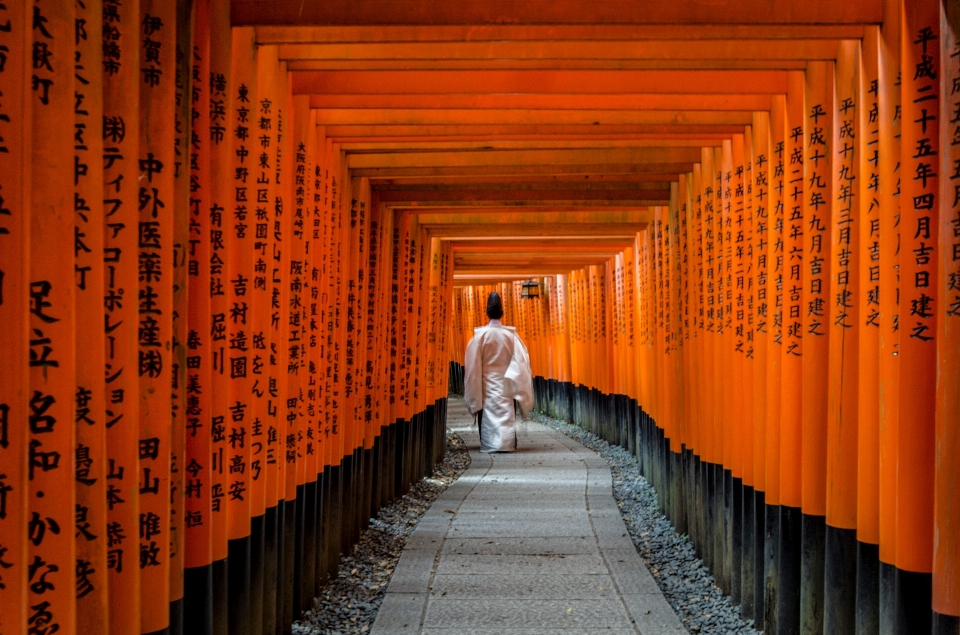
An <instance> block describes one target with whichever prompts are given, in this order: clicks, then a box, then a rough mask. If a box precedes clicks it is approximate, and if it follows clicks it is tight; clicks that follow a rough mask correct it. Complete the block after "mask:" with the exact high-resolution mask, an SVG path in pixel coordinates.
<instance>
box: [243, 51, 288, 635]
mask: <svg viewBox="0 0 960 635" xmlns="http://www.w3.org/2000/svg"><path fill="white" fill-rule="evenodd" d="M244 50H246V47H244ZM244 57H245V55H244ZM254 59H255V60H256V64H257V75H256V93H255V94H256V97H255V98H254V99H255V103H254V104H253V108H252V109H251V113H250V118H251V123H250V128H251V130H252V132H253V136H252V137H251V147H254V148H256V150H254V151H253V152H252V153H251V154H252V155H253V157H254V161H251V166H250V169H251V171H252V176H251V178H253V179H254V185H253V187H254V188H255V189H254V191H255V192H256V197H255V198H254V199H253V200H254V204H255V208H254V217H255V224H254V243H253V246H254V254H255V255H254V262H253V271H254V277H253V285H252V288H253V293H252V296H251V300H250V301H251V303H252V304H253V305H254V306H255V307H256V309H255V310H254V312H253V320H254V326H253V329H252V336H251V349H252V356H251V360H250V367H249V369H248V370H249V372H250V373H251V374H252V375H253V379H254V381H253V385H252V387H251V391H252V393H253V397H254V415H253V417H254V418H253V421H252V422H251V431H250V441H251V459H250V476H251V480H252V483H251V486H252V487H251V489H252V492H251V495H252V497H253V498H252V503H251V504H252V507H253V509H252V511H251V514H252V515H254V516H257V515H259V514H258V511H259V510H260V509H263V510H264V512H263V515H264V520H263V527H264V528H263V548H262V550H261V553H262V560H263V565H262V566H263V575H262V578H261V581H262V589H261V590H259V591H258V589H256V588H254V589H253V591H252V593H253V596H254V597H256V596H257V595H258V593H262V597H263V601H262V606H263V609H262V618H263V621H262V628H263V630H264V631H265V632H273V630H274V629H275V628H276V619H277V607H276V576H277V546H278V545H277V510H276V507H277V481H276V464H277V451H278V447H277V446H278V443H279V437H278V430H277V422H276V416H277V412H276V401H275V399H276V394H275V390H276V387H275V382H274V380H273V378H272V377H273V376H272V372H273V371H272V363H273V359H275V355H274V353H273V349H272V347H273V346H274V345H275V344H276V342H275V341H274V340H273V326H272V324H273V315H274V312H275V311H276V307H274V306H273V298H272V295H273V294H272V289H273V287H272V284H273V283H272V282H271V280H273V251H274V246H273V235H274V233H273V221H274V178H275V174H274V164H275V161H276V156H275V148H274V145H275V144H274V123H275V121H274V120H275V118H276V116H275V115H276V111H275V106H274V102H275V96H276V93H275V89H274V83H275V80H274V74H275V73H276V66H277V62H276V56H275V54H274V49H273V48H272V47H263V48H261V49H258V50H257V51H256V53H255V58H254ZM238 119H239V114H238ZM277 319H279V316H278V318H277ZM256 567H257V564H256V558H255V557H254V569H255V570H256ZM254 606H256V602H254ZM254 617H255V616H253V615H251V619H253V618H254ZM254 628H257V625H256V624H254Z"/></svg>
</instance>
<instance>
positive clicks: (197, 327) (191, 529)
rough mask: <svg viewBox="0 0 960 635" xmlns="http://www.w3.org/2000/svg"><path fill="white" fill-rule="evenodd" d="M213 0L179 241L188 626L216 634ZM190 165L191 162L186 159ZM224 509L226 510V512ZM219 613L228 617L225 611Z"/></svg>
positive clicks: (199, 51)
mask: <svg viewBox="0 0 960 635" xmlns="http://www.w3.org/2000/svg"><path fill="white" fill-rule="evenodd" d="M210 24H211V23H210V2H209V0H198V2H196V4H195V5H194V21H193V42H192V47H191V52H190V91H189V93H188V95H189V97H190V121H191V134H190V137H189V143H188V144H187V146H186V148H184V153H185V158H186V159H187V160H188V161H189V162H188V163H187V162H186V161H185V163H187V165H188V166H189V169H190V170H189V173H190V186H189V190H190V193H189V198H188V210H189V214H188V221H187V222H188V223H189V225H188V227H189V230H188V236H187V238H188V243H187V244H186V245H183V246H182V249H183V252H184V258H185V260H186V264H187V274H188V276H187V278H188V296H189V311H188V316H189V317H188V320H187V332H186V340H185V342H184V346H185V347H186V350H185V356H186V357H185V360H184V361H185V363H186V384H185V386H184V388H183V390H184V392H185V395H186V410H185V412H184V416H183V419H182V424H183V425H184V430H185V436H186V438H185V440H186V448H185V449H186V454H185V456H184V460H183V462H182V463H183V469H184V470H185V472H186V474H185V475H184V499H185V504H184V518H183V522H184V533H185V535H186V551H185V552H184V556H183V566H184V630H185V632H186V633H197V634H202V635H206V634H208V633H212V632H213V629H214V624H215V623H216V624H220V623H221V620H220V619H217V618H219V617H221V616H219V615H215V613H214V609H215V605H216V599H215V597H214V595H215V594H214V586H215V585H216V584H217V582H216V581H215V576H214V571H213V536H214V533H215V529H216V527H217V524H218V523H217V522H216V521H215V520H214V514H215V513H216V512H215V511H214V509H215V506H216V508H222V507H224V506H225V502H224V500H223V499H222V498H218V499H217V501H216V503H214V502H213V499H212V495H213V494H214V493H217V494H221V495H222V492H220V491H218V492H214V487H215V486H216V485H217V481H218V479H217V474H218V473H220V472H223V465H222V462H223V458H224V457H223V455H222V453H220V452H216V451H214V446H213V441H214V439H216V438H218V437H222V436H223V434H224V424H223V423H222V422H220V423H216V422H215V419H214V415H213V395H214V392H215V390H216V389H215V388H214V381H213V374H212V368H213V364H214V361H215V351H214V349H213V342H212V335H213V331H212V322H211V315H210V314H211V289H212V286H211V275H210V273H211V267H210V263H211V256H212V250H211V245H210V232H211V229H212V227H211V222H210V221H211V215H210V211H209V210H210V190H211V180H210V120H209V118H208V117H206V116H204V114H205V113H204V112H203V111H204V110H205V108H206V106H207V104H208V103H209V100H210V89H209V86H210V83H209V79H208V78H209V74H210ZM185 167H186V166H185ZM225 511H226V510H225V509H224V510H223V513H225ZM222 617H224V618H225V617H226V613H225V612H224V615H223V616H222Z"/></svg>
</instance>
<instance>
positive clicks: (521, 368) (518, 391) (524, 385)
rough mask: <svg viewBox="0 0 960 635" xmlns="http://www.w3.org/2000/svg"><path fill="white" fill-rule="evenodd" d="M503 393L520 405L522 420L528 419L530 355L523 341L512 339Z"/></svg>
mask: <svg viewBox="0 0 960 635" xmlns="http://www.w3.org/2000/svg"><path fill="white" fill-rule="evenodd" d="M503 388H504V390H503V392H504V394H505V395H511V396H512V397H513V398H514V399H516V400H517V403H518V404H519V405H520V414H522V415H523V418H524V419H527V418H529V417H530V412H531V411H532V410H533V377H532V373H531V371H530V354H529V353H528V352H527V347H526V346H525V345H524V343H523V340H521V339H520V338H519V337H518V336H515V337H514V345H513V356H512V357H511V359H510V366H508V367H507V372H506V373H504V375H503Z"/></svg>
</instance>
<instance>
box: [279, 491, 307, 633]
mask: <svg viewBox="0 0 960 635" xmlns="http://www.w3.org/2000/svg"><path fill="white" fill-rule="evenodd" d="M298 490H299V488H298ZM298 498H300V497H298ZM280 505H282V506H283V578H282V580H283V612H282V613H281V620H280V625H281V626H282V627H283V632H284V633H290V632H291V628H290V627H291V626H292V625H293V620H294V618H295V617H300V614H299V612H297V613H296V614H294V606H295V601H294V588H295V585H294V580H295V577H296V570H297V567H298V565H299V563H298V562H297V556H298V554H297V525H298V524H299V523H300V521H302V520H303V516H302V515H300V514H298V513H297V501H296V500H292V501H290V500H285V501H281V502H280ZM278 506H279V505H278Z"/></svg>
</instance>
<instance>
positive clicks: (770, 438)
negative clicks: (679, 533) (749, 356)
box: [760, 95, 786, 633]
mask: <svg viewBox="0 0 960 635" xmlns="http://www.w3.org/2000/svg"><path fill="white" fill-rule="evenodd" d="M785 110H786V99H785V98H784V96H783V95H777V96H774V97H773V102H772V104H771V108H770V129H769V141H768V142H767V143H768V144H769V145H768V146H766V147H768V148H769V155H768V156H769V157H770V160H769V162H768V164H767V166H768V169H767V174H768V180H769V187H768V189H767V196H768V202H767V209H768V210H769V211H768V215H769V217H770V220H769V228H768V234H769V241H768V243H767V267H766V271H767V297H768V298H769V300H768V303H767V305H768V307H769V308H768V312H769V315H770V319H769V321H768V327H767V328H768V330H769V338H768V345H767V363H766V368H765V369H761V371H760V372H763V373H765V374H766V377H765V381H766V393H767V398H766V404H765V405H766V408H765V413H764V415H763V416H764V418H765V419H766V438H765V440H764V443H765V445H766V448H765V450H764V455H765V462H764V472H765V475H764V480H765V483H766V488H767V489H766V492H765V501H764V502H765V503H766V508H765V522H764V528H765V534H766V540H765V541H764V573H763V574H764V587H765V589H766V591H765V593H764V606H763V620H764V621H763V623H764V625H765V626H766V628H767V629H770V632H773V633H775V632H778V631H777V627H778V625H777V598H778V596H779V576H778V564H779V558H780V502H781V498H780V399H781V383H780V375H781V371H782V367H783V298H784V296H783V285H784V275H783V274H784V262H785V258H784V251H783V246H784V241H783V227H784V181H785V164H784V134H785V131H786V128H785V125H786V122H785ZM761 143H762V141H761Z"/></svg>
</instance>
